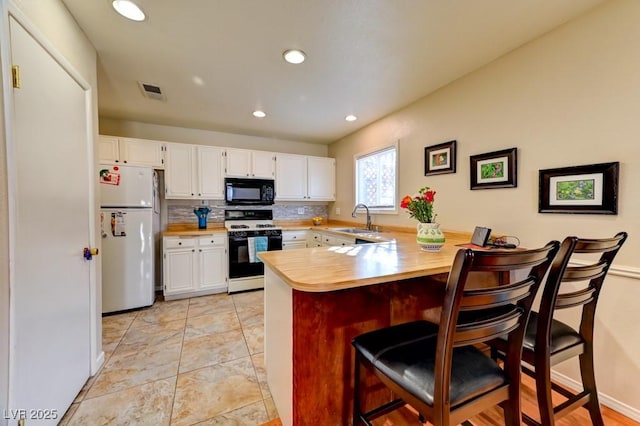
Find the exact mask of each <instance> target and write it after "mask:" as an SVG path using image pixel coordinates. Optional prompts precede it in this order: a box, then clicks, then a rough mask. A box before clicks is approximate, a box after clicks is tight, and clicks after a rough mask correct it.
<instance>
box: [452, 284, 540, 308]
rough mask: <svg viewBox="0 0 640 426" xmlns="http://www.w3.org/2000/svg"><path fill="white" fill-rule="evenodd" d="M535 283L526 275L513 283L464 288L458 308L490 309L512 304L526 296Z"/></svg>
mask: <svg viewBox="0 0 640 426" xmlns="http://www.w3.org/2000/svg"><path fill="white" fill-rule="evenodd" d="M535 285H536V283H535V280H534V279H533V278H532V277H528V278H527V279H525V280H522V281H518V282H516V283H513V284H502V285H497V286H493V287H486V288H484V289H473V290H465V291H464V297H463V298H462V300H461V301H460V310H461V311H468V310H477V309H491V308H497V307H499V306H504V305H508V304H513V303H516V302H518V301H519V300H521V299H523V298H525V297H527V296H528V295H529V294H530V293H531V287H533V286H535Z"/></svg>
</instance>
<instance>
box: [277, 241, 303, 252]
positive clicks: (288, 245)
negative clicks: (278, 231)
mask: <svg viewBox="0 0 640 426" xmlns="http://www.w3.org/2000/svg"><path fill="white" fill-rule="evenodd" d="M299 248H307V243H306V241H283V242H282V250H293V249H299Z"/></svg>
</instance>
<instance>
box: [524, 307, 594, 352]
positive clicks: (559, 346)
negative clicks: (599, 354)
mask: <svg viewBox="0 0 640 426" xmlns="http://www.w3.org/2000/svg"><path fill="white" fill-rule="evenodd" d="M537 329H538V313H537V312H535V311H531V315H530V316H529V322H528V323H527V332H526V334H525V336H524V342H523V343H522V346H523V348H524V349H525V350H528V351H532V352H533V351H534V349H535V346H536V330H537ZM583 342H584V340H583V339H582V337H581V336H580V333H578V332H577V331H576V330H574V329H573V328H572V327H569V326H568V325H567V324H565V323H563V322H562V321H558V320H556V319H553V320H551V355H553V354H554V353H556V352H559V351H562V350H565V349H567V348H569V347H571V346H575V345H579V344H582V343H583Z"/></svg>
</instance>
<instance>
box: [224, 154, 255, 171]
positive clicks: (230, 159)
mask: <svg viewBox="0 0 640 426" xmlns="http://www.w3.org/2000/svg"><path fill="white" fill-rule="evenodd" d="M225 175H226V176H235V177H248V176H251V151H249V150H248V149H235V148H227V164H226V167H225Z"/></svg>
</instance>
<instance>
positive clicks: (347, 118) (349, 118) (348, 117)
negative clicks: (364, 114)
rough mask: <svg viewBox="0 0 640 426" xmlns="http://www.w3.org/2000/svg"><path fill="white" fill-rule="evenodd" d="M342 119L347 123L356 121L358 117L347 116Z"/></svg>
mask: <svg viewBox="0 0 640 426" xmlns="http://www.w3.org/2000/svg"><path fill="white" fill-rule="evenodd" d="M344 119H345V120H347V121H356V120H357V119H358V117H356V116H355V115H352V114H349V115H347V116H346V117H345V118H344Z"/></svg>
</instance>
